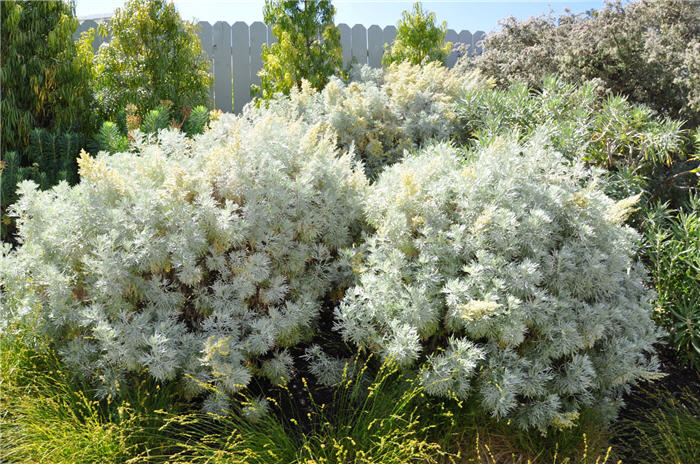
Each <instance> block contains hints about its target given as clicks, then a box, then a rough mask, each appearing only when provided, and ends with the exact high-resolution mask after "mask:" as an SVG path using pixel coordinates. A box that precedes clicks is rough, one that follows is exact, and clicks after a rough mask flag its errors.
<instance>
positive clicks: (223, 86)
mask: <svg viewBox="0 0 700 464" xmlns="http://www.w3.org/2000/svg"><path fill="white" fill-rule="evenodd" d="M96 27H97V23H96V22H95V21H93V20H85V21H82V22H81V24H80V27H79V28H78V30H77V31H76V33H75V37H76V38H77V37H78V36H79V35H80V33H81V32H83V31H86V30H89V29H90V28H96ZM338 29H339V31H340V43H341V45H342V48H343V61H344V64H346V65H347V64H348V63H350V62H351V60H353V59H354V60H356V61H357V62H358V63H362V64H369V65H370V66H372V67H380V66H381V62H382V56H383V55H384V45H385V44H391V42H392V41H393V40H394V38H395V37H396V28H395V27H394V26H387V27H385V28H383V29H382V28H381V27H379V26H370V27H369V28H365V26H363V25H361V24H356V25H354V26H353V27H352V28H351V27H350V26H348V25H347V24H339V25H338ZM484 35H485V34H484V32H483V31H477V32H475V33H474V34H472V33H471V32H469V31H461V32H459V33H458V32H456V31H455V30H453V29H448V31H447V35H446V36H445V39H446V40H447V41H449V42H452V43H453V44H457V43H461V44H464V45H465V47H466V48H467V50H468V51H469V54H470V55H478V54H480V53H481V40H482V39H483V38H484ZM199 38H200V40H201V41H202V48H204V50H205V51H206V52H207V54H208V55H209V58H210V59H211V62H212V68H211V73H212V75H213V76H214V84H213V85H212V87H211V89H210V91H209V94H210V97H211V101H212V103H213V106H214V107H215V108H217V109H220V110H222V111H224V112H231V111H234V112H235V113H239V112H240V111H241V109H242V108H243V106H244V105H245V104H246V103H248V102H249V101H250V100H251V95H250V86H251V84H258V85H259V84H260V78H259V77H258V71H260V68H261V67H262V45H263V44H271V43H274V42H275V41H276V39H275V37H274V35H273V34H272V31H271V30H270V29H269V28H268V27H267V26H266V25H265V24H264V23H261V22H258V21H256V22H254V23H253V24H251V25H250V26H248V25H247V24H246V23H244V22H241V21H238V22H235V23H233V25H229V24H228V23H227V22H225V21H218V22H217V23H215V24H214V25H211V24H210V23H208V22H204V21H201V22H199ZM109 39H110V38H109V36H107V37H100V36H99V35H98V34H95V40H94V42H93V47H94V49H95V50H97V49H98V48H99V46H100V45H101V44H102V43H104V42H109ZM455 61H457V53H456V52H454V51H453V52H452V54H451V55H450V57H449V58H448V60H447V65H448V66H450V67H451V66H453V65H454V63H455Z"/></svg>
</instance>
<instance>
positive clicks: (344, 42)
mask: <svg viewBox="0 0 700 464" xmlns="http://www.w3.org/2000/svg"><path fill="white" fill-rule="evenodd" d="M338 32H340V46H341V48H342V49H343V66H347V65H348V64H350V59H351V58H352V31H351V30H350V26H348V25H347V24H338Z"/></svg>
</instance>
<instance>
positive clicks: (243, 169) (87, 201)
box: [0, 115, 366, 411]
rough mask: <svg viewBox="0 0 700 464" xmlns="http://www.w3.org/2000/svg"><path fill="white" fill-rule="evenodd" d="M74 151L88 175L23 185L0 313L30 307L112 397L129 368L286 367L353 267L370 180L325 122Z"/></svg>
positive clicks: (6, 256)
mask: <svg viewBox="0 0 700 464" xmlns="http://www.w3.org/2000/svg"><path fill="white" fill-rule="evenodd" d="M149 140H150V139H149V138H145V137H141V138H138V137H137V139H136V140H135V141H134V143H133V144H132V152H128V153H117V154H114V155H111V156H109V155H107V154H106V153H101V154H99V155H98V156H97V157H95V158H93V157H91V156H89V155H87V154H84V153H83V154H82V156H81V158H80V159H79V165H80V175H81V181H80V183H79V184H78V185H76V186H74V187H70V186H68V185H67V184H65V183H61V184H59V185H58V186H56V187H54V188H53V189H51V190H49V191H40V190H38V189H37V187H36V185H35V184H34V183H32V182H23V183H21V184H20V190H21V191H20V199H19V201H18V202H17V204H16V205H14V207H13V211H14V214H15V215H16V217H17V224H18V229H19V234H20V243H21V246H20V247H19V248H18V249H16V250H14V251H10V250H9V248H6V249H5V251H4V253H3V257H2V261H1V263H2V266H1V267H0V278H1V280H0V284H1V285H2V288H3V293H2V307H3V312H4V314H3V319H5V318H22V317H28V318H32V319H35V320H36V325H37V327H38V330H39V331H40V332H41V333H43V334H45V335H47V336H48V337H49V338H50V339H52V340H54V343H55V347H56V348H57V350H58V352H59V353H60V354H61V356H62V359H63V360H64V361H65V362H66V364H67V366H69V368H71V369H75V370H76V371H77V372H80V373H81V374H83V375H85V376H87V377H89V378H91V379H92V380H94V381H95V382H96V383H97V385H98V392H99V394H101V395H103V396H106V395H109V394H111V393H114V392H115V391H116V387H117V385H118V384H119V382H121V381H122V380H123V379H124V378H125V377H126V376H128V375H130V373H135V372H140V373H145V374H147V375H150V376H152V377H154V378H155V379H157V380H158V381H161V382H166V381H176V382H179V383H180V384H181V386H182V390H183V392H184V393H185V394H188V395H196V394H199V393H202V392H204V391H208V388H207V386H213V387H216V393H213V394H211V395H210V396H209V397H208V398H207V400H206V401H205V407H206V408H207V409H209V410H217V411H219V410H222V409H224V408H225V407H226V404H227V401H228V399H227V398H228V397H227V395H226V393H227V392H228V393H230V392H235V391H237V390H239V389H240V388H242V387H243V386H245V385H247V384H248V383H249V382H250V380H251V377H252V376H256V375H257V376H260V377H266V378H268V379H270V380H271V381H273V382H277V381H281V379H284V378H287V377H289V375H290V367H291V364H292V357H291V355H290V353H288V351H287V350H286V348H287V347H291V346H294V345H295V344H297V343H299V342H301V341H303V340H305V339H307V338H309V336H310V335H311V334H313V330H314V329H313V327H314V323H315V321H316V319H317V317H318V315H319V312H320V311H321V309H322V304H323V302H324V300H325V299H326V298H328V297H329V293H330V292H331V291H332V290H334V289H335V286H336V285H339V284H340V283H341V282H342V281H343V279H345V278H346V277H347V274H348V272H347V271H346V267H345V266H344V264H343V263H344V258H341V257H340V254H339V249H341V248H344V247H347V246H349V245H351V244H352V242H353V239H354V237H355V234H356V232H357V229H356V224H357V222H358V221H359V219H360V217H361V197H362V195H363V189H364V188H365V186H366V179H365V177H364V174H363V173H362V170H361V169H358V168H355V166H354V164H353V161H352V157H351V155H350V154H343V155H342V156H339V154H338V153H337V152H336V147H335V140H334V139H333V138H332V137H331V134H330V133H329V132H328V131H327V130H325V129H323V128H322V127H321V126H319V125H315V126H310V125H307V124H304V123H302V122H292V123H287V122H285V121H284V120H282V119H280V118H276V117H272V116H270V117H264V118H260V119H257V120H253V121H249V120H244V119H239V118H236V117H233V116H231V115H224V116H222V117H221V118H220V119H219V121H217V122H216V123H215V124H213V127H212V128H211V130H209V131H208V132H206V133H205V134H203V135H200V136H197V137H195V139H188V138H187V137H186V136H185V135H184V134H183V133H181V132H178V131H172V130H171V131H168V130H166V131H161V132H160V133H159V135H158V140H157V143H152V142H149Z"/></svg>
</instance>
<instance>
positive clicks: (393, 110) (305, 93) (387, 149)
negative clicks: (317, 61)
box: [244, 62, 491, 177]
mask: <svg viewBox="0 0 700 464" xmlns="http://www.w3.org/2000/svg"><path fill="white" fill-rule="evenodd" d="M490 85H491V84H490V83H489V82H488V81H487V80H485V79H482V78H481V77H480V76H479V74H478V73H477V72H466V73H463V72H454V71H452V70H450V69H447V68H446V67H444V66H443V65H441V64H439V63H436V62H432V63H429V64H427V65H425V66H417V65H412V64H410V63H408V62H403V63H400V64H393V65H391V66H390V67H388V68H386V69H385V70H373V69H371V68H369V67H368V66H364V67H362V68H360V67H356V68H355V69H354V70H353V79H352V81H351V82H349V83H345V82H344V81H342V80H340V79H338V78H336V77H334V78H331V80H330V82H329V83H328V85H326V87H325V88H324V89H323V90H322V91H317V90H315V89H314V88H313V87H312V86H311V85H310V84H309V83H308V82H305V83H303V84H302V86H301V89H296V88H293V89H292V90H291V93H290V95H289V96H288V97H286V96H282V95H278V96H277V97H276V98H274V99H272V100H270V101H268V102H266V103H265V105H264V106H262V107H260V108H258V107H255V106H254V105H248V106H247V107H246V109H245V111H244V114H246V115H247V117H257V116H256V115H259V114H261V113H268V112H269V113H272V114H278V115H283V116H284V117H286V118H289V119H297V118H302V119H303V120H305V121H307V122H310V123H312V124H315V123H323V124H326V125H328V126H330V127H332V128H333V130H334V131H335V133H336V134H337V137H338V145H339V147H340V148H341V149H343V150H347V149H349V148H350V147H351V146H352V147H354V150H355V153H356V155H357V156H358V158H360V159H361V160H362V161H363V162H364V163H365V167H366V169H367V172H368V174H369V175H370V176H371V177H374V176H376V175H377V174H378V173H379V172H380V171H381V170H382V169H383V167H384V166H386V165H388V164H391V163H393V162H395V161H396V160H398V159H400V158H401V157H402V156H403V153H404V150H410V149H414V148H416V147H419V146H421V145H422V144H423V143H425V142H426V141H427V140H429V139H432V138H435V139H440V140H445V139H447V138H449V137H450V136H452V135H453V134H454V133H455V132H456V131H457V130H458V128H459V120H458V118H457V114H456V112H455V103H456V101H457V99H458V98H459V96H460V95H461V94H462V92H464V91H465V90H468V89H476V88H487V87H489V86H490Z"/></svg>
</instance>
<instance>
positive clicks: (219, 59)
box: [212, 21, 233, 113]
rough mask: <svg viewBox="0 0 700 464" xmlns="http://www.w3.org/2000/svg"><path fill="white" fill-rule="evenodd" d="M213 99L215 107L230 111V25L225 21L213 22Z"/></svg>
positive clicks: (231, 92) (231, 90)
mask: <svg viewBox="0 0 700 464" xmlns="http://www.w3.org/2000/svg"><path fill="white" fill-rule="evenodd" d="M212 46H213V48H214V99H215V102H216V108H217V109H220V110H221V111H223V112H225V113H230V112H231V110H232V109H233V108H232V105H231V100H232V98H233V86H232V75H231V26H229V24H228V23H227V22H226V21H218V22H217V23H216V24H214V43H213V45H212Z"/></svg>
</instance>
